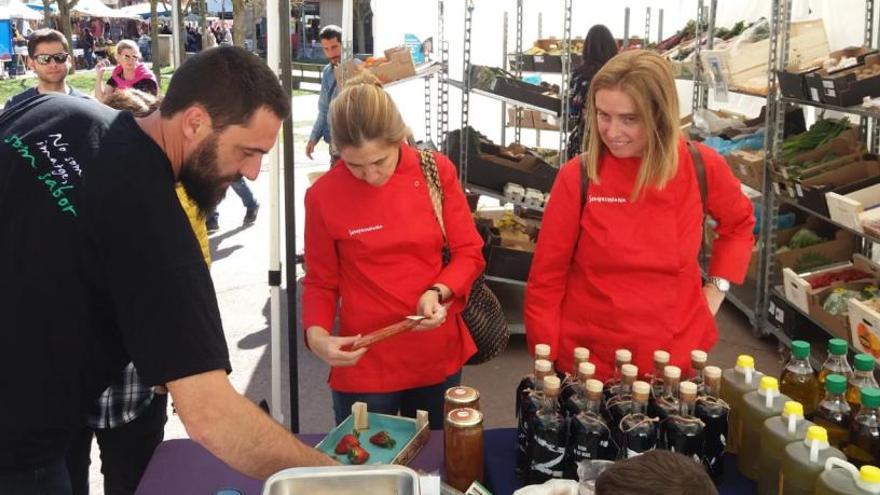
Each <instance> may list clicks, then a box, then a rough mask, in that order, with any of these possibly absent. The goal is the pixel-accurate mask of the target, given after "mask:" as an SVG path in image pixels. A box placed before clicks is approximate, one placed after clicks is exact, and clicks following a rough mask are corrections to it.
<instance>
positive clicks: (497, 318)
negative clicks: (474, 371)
mask: <svg viewBox="0 0 880 495" xmlns="http://www.w3.org/2000/svg"><path fill="white" fill-rule="evenodd" d="M419 155H420V160H419V162H420V164H421V167H422V173H423V174H424V175H425V181H426V182H427V184H428V192H429V193H430V195H431V204H432V205H433V206H434V216H435V217H436V219H437V223H438V224H439V225H440V231H441V232H442V233H443V253H442V256H443V266H446V265H448V264H449V260H450V257H451V252H450V250H449V240H448V239H447V238H446V226H445V225H444V223H443V184H441V182H440V174H439V172H438V171H437V163H436V162H435V161H434V153H432V152H431V151H419ZM461 317H462V319H464V322H465V324H466V325H467V327H468V330H469V331H470V333H471V338H473V339H474V343H475V344H476V345H477V352H476V354H474V355H473V356H471V358H470V359H469V360H468V362H467V364H480V363H485V362H486V361H489V360H490V359H492V358H494V357H495V356H497V355H499V354H501V352H502V351H503V350H504V349H505V348H507V343H508V341H509V340H510V327H508V325H507V318H506V317H505V316H504V310H503V309H501V303H500V302H499V301H498V298H497V297H496V296H495V294H494V293H493V292H492V290H491V289H489V287H488V286H487V285H486V280H485V278H483V274H482V273H481V274H480V276H479V277H477V278H476V280H474V283H473V285H471V294H470V297H469V298H468V301H467V304H466V305H465V307H464V309H463V310H462V312H461Z"/></svg>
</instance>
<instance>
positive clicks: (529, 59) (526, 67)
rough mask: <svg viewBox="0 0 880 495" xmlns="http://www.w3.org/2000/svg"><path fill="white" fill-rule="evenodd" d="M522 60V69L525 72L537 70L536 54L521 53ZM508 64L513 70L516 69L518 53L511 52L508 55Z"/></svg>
mask: <svg viewBox="0 0 880 495" xmlns="http://www.w3.org/2000/svg"><path fill="white" fill-rule="evenodd" d="M520 60H521V61H522V64H523V65H522V70H523V71H524V72H533V71H534V70H535V56H534V55H527V54H525V53H524V54H522V55H520ZM507 66H508V67H509V68H510V70H511V71H514V72H515V71H516V54H515V53H511V54H509V55H508V56H507Z"/></svg>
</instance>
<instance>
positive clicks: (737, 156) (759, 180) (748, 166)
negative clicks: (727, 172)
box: [725, 150, 764, 191]
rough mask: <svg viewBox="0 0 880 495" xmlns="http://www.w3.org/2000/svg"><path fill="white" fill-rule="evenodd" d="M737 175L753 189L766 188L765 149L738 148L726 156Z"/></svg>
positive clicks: (734, 173)
mask: <svg viewBox="0 0 880 495" xmlns="http://www.w3.org/2000/svg"><path fill="white" fill-rule="evenodd" d="M725 158H726V159H727V164H728V165H730V168H731V170H733V175H735V176H736V177H737V178H738V179H739V180H740V181H742V183H743V184H745V185H747V186H749V187H751V188H752V189H755V190H758V191H763V190H764V150H756V151H748V150H737V151H734V152H732V153H730V154H729V155H727V156H726V157H725Z"/></svg>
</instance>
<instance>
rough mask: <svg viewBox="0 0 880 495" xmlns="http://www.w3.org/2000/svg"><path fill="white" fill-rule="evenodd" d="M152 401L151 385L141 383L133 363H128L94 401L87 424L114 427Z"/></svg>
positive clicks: (96, 426) (140, 411)
mask: <svg viewBox="0 0 880 495" xmlns="http://www.w3.org/2000/svg"><path fill="white" fill-rule="evenodd" d="M152 401H153V389H152V387H148V386H146V385H144V384H143V383H141V379H140V377H139V376H138V373H137V370H136V369H135V367H134V363H128V365H127V366H126V367H125V370H124V371H123V372H122V373H120V374H119V376H118V377H117V379H116V381H114V382H113V384H111V385H110V386H109V387H107V390H104V392H103V393H102V394H101V396H100V397H99V398H98V400H97V401H96V402H95V405H94V408H93V409H92V413H91V414H90V415H89V419H88V424H89V426H90V427H92V428H94V429H99V430H100V429H107V428H116V427H117V426H120V425H124V424H126V423H129V422H131V421H133V420H134V419H135V418H137V417H138V416H140V415H141V413H143V412H144V410H145V409H146V408H147V406H149V405H150V402H152Z"/></svg>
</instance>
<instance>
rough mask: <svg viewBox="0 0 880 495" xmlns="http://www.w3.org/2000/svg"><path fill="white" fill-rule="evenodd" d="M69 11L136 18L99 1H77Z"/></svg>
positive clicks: (111, 17) (116, 17)
mask: <svg viewBox="0 0 880 495" xmlns="http://www.w3.org/2000/svg"><path fill="white" fill-rule="evenodd" d="M0 1H2V0H0ZM148 6H149V4H148ZM71 10H72V11H74V12H76V13H78V14H82V15H87V16H90V17H107V18H110V19H131V18H134V17H136V16H134V15H132V14H129V13H127V12H123V11H122V10H121V9H111V8H110V7H108V6H107V5H105V4H104V2H102V1H101V0H79V2H77V4H76V6H75V7H73V9H71Z"/></svg>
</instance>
